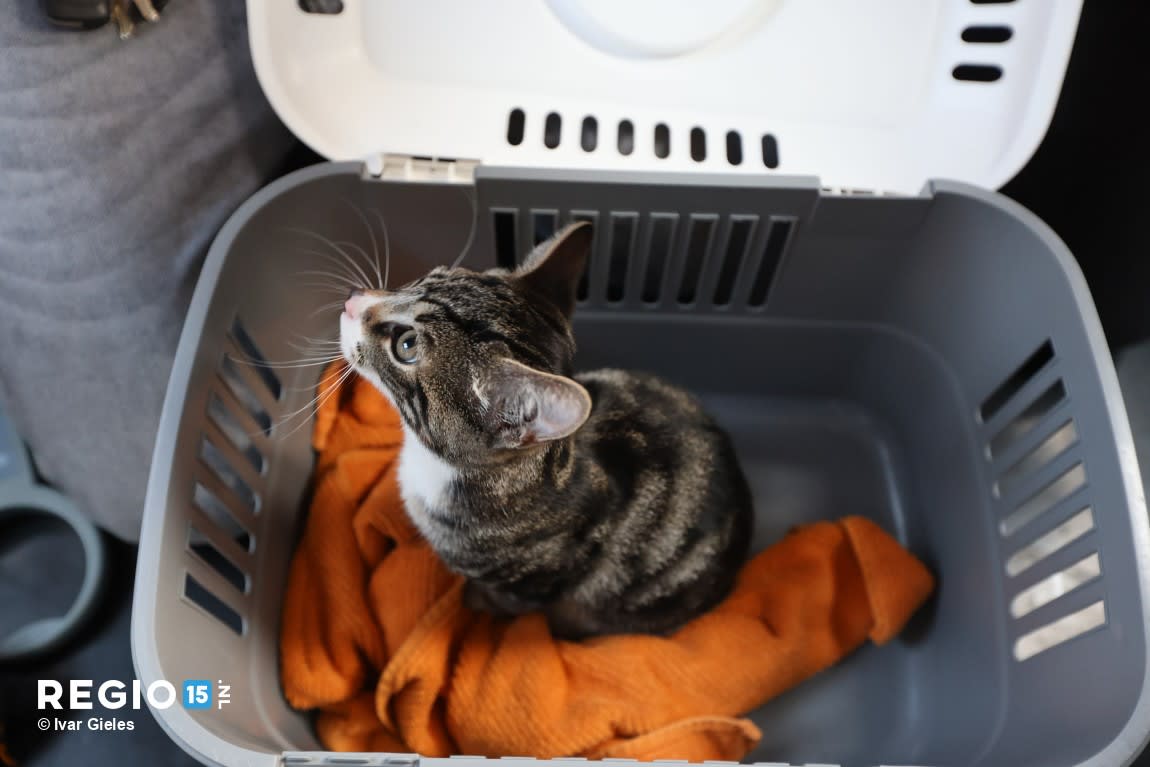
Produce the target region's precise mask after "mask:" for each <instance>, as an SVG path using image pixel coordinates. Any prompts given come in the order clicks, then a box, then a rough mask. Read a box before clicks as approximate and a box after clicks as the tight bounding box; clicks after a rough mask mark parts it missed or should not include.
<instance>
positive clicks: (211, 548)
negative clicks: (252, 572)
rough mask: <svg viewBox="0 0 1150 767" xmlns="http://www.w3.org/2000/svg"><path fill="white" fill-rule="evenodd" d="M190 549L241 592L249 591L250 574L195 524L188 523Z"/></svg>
mask: <svg viewBox="0 0 1150 767" xmlns="http://www.w3.org/2000/svg"><path fill="white" fill-rule="evenodd" d="M188 549H189V550H190V551H191V552H192V553H193V554H195V555H196V556H197V557H198V558H199V559H200V561H202V562H203V563H204V564H205V565H207V566H208V567H210V568H211V569H213V570H215V571H216V572H217V573H219V574H220V575H221V576H222V577H223V579H224V580H226V581H227V582H228V583H230V584H232V586H234V587H235V589H236V591H238V592H240V593H241V594H246V593H247V592H248V576H247V575H246V574H245V573H244V571H243V570H241V569H240V568H239V567H238V566H237V565H236V564H235V563H234V562H232V560H231V559H229V558H228V557H227V556H226V555H225V554H224V553H223V552H222V551H220V550H219V549H218V548H216V546H215V544H213V543H212V541H211V539H210V538H209V536H207V535H205V534H204V533H203V532H202V531H201V530H200V529H199V528H197V527H196V526H195V525H188Z"/></svg>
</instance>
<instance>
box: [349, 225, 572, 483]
mask: <svg viewBox="0 0 1150 767" xmlns="http://www.w3.org/2000/svg"><path fill="white" fill-rule="evenodd" d="M590 246H591V228H590V226H589V225H587V224H585V223H583V224H574V225H572V226H569V227H567V228H566V229H563V230H562V231H560V232H559V233H558V234H556V235H555V236H554V237H552V238H551V239H550V240H548V241H546V242H544V243H542V244H540V245H539V246H538V247H537V248H535V250H533V251H532V252H531V254H530V255H529V256H528V257H527V258H526V259H525V260H524V263H523V265H522V266H520V267H519V268H518V269H516V270H515V271H507V270H504V269H492V270H489V271H486V272H474V271H471V270H469V269H463V268H455V269H449V268H446V267H437V268H435V269H433V270H432V271H431V272H430V273H429V274H428V275H427V276H425V277H423V278H421V279H418V280H416V281H415V282H412V283H410V284H408V285H405V286H403V287H401V288H398V289H396V290H389V291H376V290H366V291H353V294H352V296H351V297H350V298H348V300H347V304H346V306H345V309H344V312H343V314H342V315H341V316H340V347H341V349H342V351H343V355H344V357H345V358H346V359H347V360H348V362H349V363H351V364H352V365H353V366H354V367H355V369H356V371H357V372H358V373H359V374H361V375H363V376H364V377H366V378H367V379H368V380H369V381H371V382H372V383H374V384H375V385H376V386H377V387H378V388H379V389H380V390H381V391H383V393H384V394H386V395H387V396H388V397H389V398H390V399H391V401H392V403H393V404H394V405H395V406H396V408H397V409H398V410H399V413H400V415H401V417H402V418H403V421H404V424H405V426H406V427H407V430H408V431H409V432H410V433H414V434H415V435H416V436H417V437H418V438H419V439H420V440H421V441H422V442H423V443H424V444H425V445H426V446H427V447H428V448H430V449H431V450H433V451H434V452H436V453H438V454H439V455H440V456H442V457H444V458H445V459H447V460H449V461H451V462H453V463H456V464H460V465H466V464H475V465H482V464H484V463H489V462H492V461H497V460H501V459H502V458H505V457H506V456H507V455H509V453H508V451H514V450H520V449H525V448H530V447H531V446H533V445H538V444H542V443H546V442H550V441H553V440H556V439H562V438H564V437H567V436H569V435H571V434H572V433H573V432H575V430H576V429H578V428H579V427H580V426H581V425H582V424H583V422H584V421H585V420H586V419H587V416H588V415H589V413H590V411H591V399H590V396H589V395H588V394H587V391H586V390H585V389H584V388H583V387H582V386H580V385H579V384H578V383H576V382H575V381H574V380H572V379H571V378H569V377H568V376H570V375H571V372H572V358H573V356H574V354H575V340H574V337H573V336H572V333H571V321H570V320H571V314H572V312H573V311H574V310H575V294H576V289H577V286H578V284H579V280H580V277H581V276H582V274H583V269H584V266H585V265H586V263H587V257H588V254H589V252H590Z"/></svg>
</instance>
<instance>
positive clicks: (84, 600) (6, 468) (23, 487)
mask: <svg viewBox="0 0 1150 767" xmlns="http://www.w3.org/2000/svg"><path fill="white" fill-rule="evenodd" d="M40 516H43V517H50V518H54V519H56V520H58V521H61V522H63V523H64V524H66V525H68V527H70V528H71V530H72V532H73V533H75V534H76V537H77V538H79V539H80V544H81V545H82V546H83V551H84V580H83V582H82V583H81V584H80V590H79V592H78V593H77V594H76V598H75V599H74V600H73V601H72V605H71V606H70V607H69V608H68V610H67V612H65V613H64V614H63V615H59V616H53V617H50V618H44V619H41V620H38V621H33V622H32V623H28V624H25V625H24V626H20V627H19V628H17V629H16V630H15V631H11V632H9V633H8V634H7V635H6V636H0V663H3V662H6V661H15V660H25V659H28V658H31V657H33V656H37V655H41V654H44V653H47V652H50V651H52V650H55V649H57V648H59V647H61V646H62V645H64V644H65V643H67V642H68V641H70V640H71V639H73V638H74V637H75V636H76V634H77V633H79V631H80V629H81V628H83V625H84V623H85V622H86V621H87V620H88V618H89V617H91V615H92V612H93V611H94V610H95V608H96V605H97V602H98V598H99V595H100V587H101V585H102V583H103V581H104V577H105V574H106V571H107V552H106V550H105V547H104V539H103V538H102V537H101V534H100V531H99V530H98V529H97V528H96V526H95V525H94V524H93V523H92V521H91V520H90V519H88V518H87V517H86V516H84V515H83V514H81V513H80V511H79V510H78V509H77V508H76V507H75V505H73V503H72V502H71V501H70V500H68V499H67V498H66V497H65V496H64V495H62V494H61V493H58V492H56V491H55V490H52V489H51V488H47V487H44V486H43V485H39V484H37V483H36V480H35V476H34V475H33V473H32V463H31V461H30V460H29V458H28V452H27V450H25V448H24V445H23V443H22V442H21V440H20V438H19V436H17V434H16V429H15V428H14V427H13V425H12V423H11V422H10V421H9V420H8V418H7V417H6V416H5V415H4V414H3V413H0V534H2V531H3V529H4V525H5V524H6V523H10V522H13V521H15V520H16V519H18V518H20V519H27V518H28V517H40Z"/></svg>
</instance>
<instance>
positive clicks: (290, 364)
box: [228, 354, 343, 370]
mask: <svg viewBox="0 0 1150 767" xmlns="http://www.w3.org/2000/svg"><path fill="white" fill-rule="evenodd" d="M342 357H343V355H342V354H325V355H323V356H322V357H301V358H300V359H294V360H283V361H279V362H268V361H266V360H253V359H242V358H239V357H233V356H231V355H228V358H229V359H230V360H232V361H233V362H235V363H237V364H240V365H247V366H249V367H253V368H271V369H273V370H281V369H282V370H290V369H293V368H305V367H315V366H317V365H327V364H330V363H332V362H335V361H336V360H338V359H341V358H342Z"/></svg>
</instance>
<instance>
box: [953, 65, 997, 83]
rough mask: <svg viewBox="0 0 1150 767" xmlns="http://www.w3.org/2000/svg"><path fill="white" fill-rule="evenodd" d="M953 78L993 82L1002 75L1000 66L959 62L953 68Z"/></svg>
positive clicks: (973, 81) (963, 80)
mask: <svg viewBox="0 0 1150 767" xmlns="http://www.w3.org/2000/svg"><path fill="white" fill-rule="evenodd" d="M952 74H953V75H954V79H955V80H960V81H962V82H967V83H993V82H995V81H997V80H999V79H1000V78H1001V77H1002V67H998V66H995V65H993V64H959V65H958V66H957V67H955V68H954V72H953V73H952Z"/></svg>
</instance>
